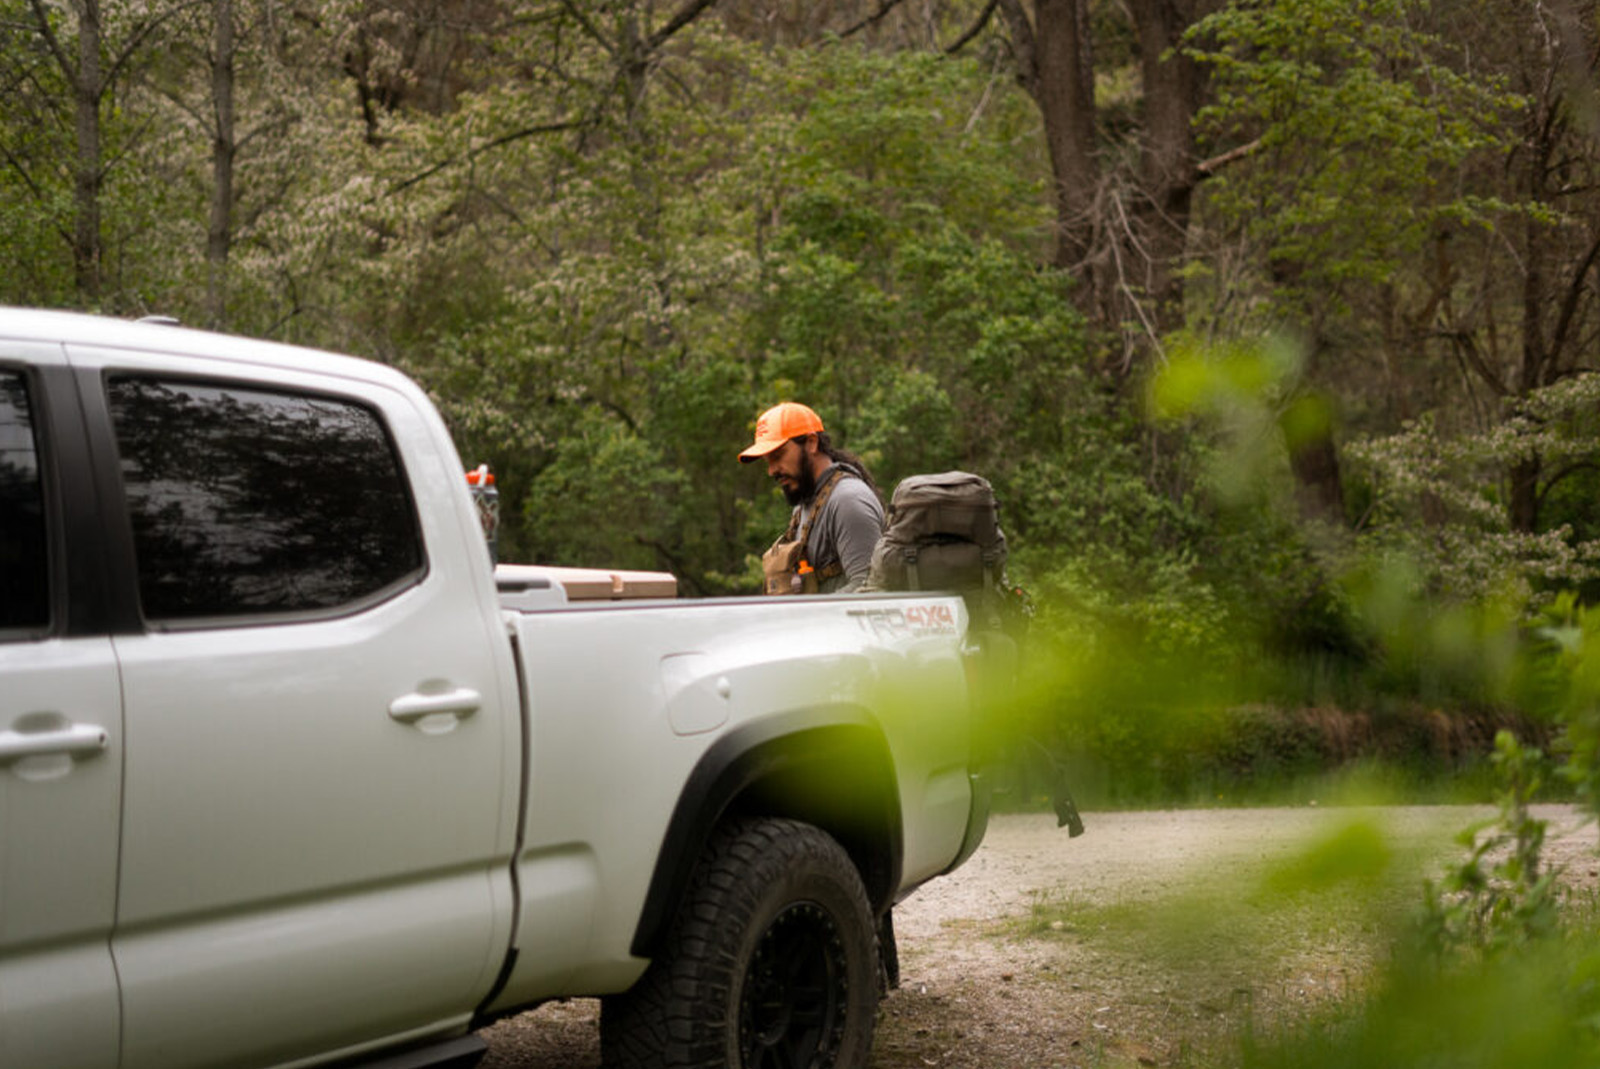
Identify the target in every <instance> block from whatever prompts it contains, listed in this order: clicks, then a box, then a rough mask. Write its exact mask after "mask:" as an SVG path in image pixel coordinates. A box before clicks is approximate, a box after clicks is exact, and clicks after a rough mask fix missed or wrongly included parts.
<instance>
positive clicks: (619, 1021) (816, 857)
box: [600, 818, 879, 1069]
mask: <svg viewBox="0 0 1600 1069" xmlns="http://www.w3.org/2000/svg"><path fill="white" fill-rule="evenodd" d="M878 971H879V965H878V943H877V931H876V924H875V923H874V921H873V917H872V911H871V908H870V907H869V906H868V904H867V895H866V891H865V889H864V888H863V887H862V885H861V877H860V875H859V874H858V873H857V872H856V868H855V865H854V864H852V863H851V861H850V857H849V855H848V854H846V853H845V852H844V848H843V847H841V846H840V845H839V844H838V842H836V841H835V840H834V839H833V838H832V837H831V836H829V835H828V834H827V833H826V832H823V831H822V830H820V829H819V828H816V827H813V826H812V825H809V824H802V823H800V822H798V821H793V820H776V819H770V818H765V819H751V820H739V821H735V822H733V823H730V824H728V825H727V826H725V827H723V828H721V829H719V831H718V832H717V833H716V834H715V835H714V836H713V837H712V839H711V842H710V843H709V844H708V845H707V847H706V852H705V855H704V856H703V857H702V858H701V861H700V864H699V865H698V866H697V868H696V869H695V873H694V876H693V879H692V881H691V885H690V888H689V891H688V894H687V895H686V896H685V899H684V902H683V903H682V905H681V907H680V909H679V912H678V915H677V917H676V919H675V920H674V921H673V924H672V928H671V929H670V931H669V933H668V935H667V937H666V943H665V945H664V947H663V949H662V952H661V954H660V955H658V956H657V957H656V958H655V960H654V961H653V962H652V963H651V965H650V968H649V969H648V970H647V971H646V972H645V974H644V976H643V977H641V978H640V980H639V982H638V983H637V984H635V985H634V986H633V988H632V989H631V990H629V991H627V992H626V993H624V994H621V995H613V996H610V997H608V998H606V999H605V1000H604V1002H603V1004H602V1008H601V1014H600V1047H601V1052H602V1056H603V1059H604V1064H605V1066H606V1069H667V1067H671V1069H860V1067H861V1066H864V1065H866V1062H867V1055H868V1053H869V1051H870V1050H871V1048H872V1029H873V1023H874V1017H875V1015H876V1013H877V1001H878Z"/></svg>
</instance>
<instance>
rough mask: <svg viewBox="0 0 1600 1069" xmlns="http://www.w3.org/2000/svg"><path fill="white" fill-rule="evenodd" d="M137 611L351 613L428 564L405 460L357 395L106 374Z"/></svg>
mask: <svg viewBox="0 0 1600 1069" xmlns="http://www.w3.org/2000/svg"><path fill="white" fill-rule="evenodd" d="M109 393H110V401H111V413H112V420H113V422H114V424H115V427H116V435H117V445H118V449H119V451H120V454H121V465H122V479H123V486H124V490H125V493H126V497H127V503H128V510H129V514H130V517H131V520H132V524H133V536H134V548H135V551H136V553H137V556H138V562H139V597H140V603H141V607H142V609H143V612H144V615H145V618H146V619H148V620H152V621H163V622H189V623H199V622H202V621H206V620H217V621H219V622H227V620H228V619H229V618H235V617H240V616H257V615H278V614H285V613H299V614H305V613H316V614H323V613H328V612H334V611H340V610H347V609H351V608H355V607H358V606H359V605H361V604H363V603H367V602H371V601H374V600H377V599H380V598H382V597H385V596H387V595H389V594H391V593H394V592H395V591H397V590H398V589H400V588H401V587H403V586H405V585H408V584H409V583H411V582H414V581H416V580H417V579H418V578H420V576H421V575H422V572H423V567H424V564H423V561H424V558H423V551H422V540H421V535H420V534H419V530H418V525H417V519H416V511H415V508H414V506H413V503H412V500H411V495H410V491H409V489H408V484H407V482H406V478H405V474H404V472H403V471H402V470H401V468H400V461H399V457H398V455H397V453H396V451H395V449H394V445H393V443H392V442H391V441H390V439H389V436H388V433H387V431H386V429H385V427H384V425H383V423H382V421H381V420H380V419H379V418H378V415H377V414H376V413H375V412H373V411H372V410H371V409H369V408H367V407H366V406H365V405H361V404H356V403H353V402H350V401H344V400H336V399H331V398H327V397H321V396H315V395H298V394H290V393H279V392H270V391H267V390H260V389H253V388H249V387H242V386H234V385H223V384H211V383H195V382H185V381H158V380H155V379H148V378H133V377H128V378H114V379H112V380H111V382H110V384H109Z"/></svg>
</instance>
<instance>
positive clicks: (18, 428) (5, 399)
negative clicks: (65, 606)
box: [0, 370, 50, 640]
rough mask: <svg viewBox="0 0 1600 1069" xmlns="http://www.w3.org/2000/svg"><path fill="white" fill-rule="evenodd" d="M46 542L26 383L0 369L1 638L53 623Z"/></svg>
mask: <svg viewBox="0 0 1600 1069" xmlns="http://www.w3.org/2000/svg"><path fill="white" fill-rule="evenodd" d="M46 546H47V543H46V540H45V521H44V493H43V490H42V487H41V485H40V481H39V450H38V444H37V443H36V441H35V439H34V433H33V412H32V408H31V407H30V405H29V403H28V384H27V382H26V380H24V379H23V377H22V376H21V375H20V374H18V373H17V372H15V371H3V370H0V640H4V639H6V638H13V637H19V636H23V635H27V634H28V633H30V632H37V631H38V630H40V629H42V628H45V627H48V626H49V623H50V590H49V568H48V550H47V548H46Z"/></svg>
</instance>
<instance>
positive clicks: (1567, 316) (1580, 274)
mask: <svg viewBox="0 0 1600 1069" xmlns="http://www.w3.org/2000/svg"><path fill="white" fill-rule="evenodd" d="M1597 256H1600V235H1597V236H1596V237H1595V239H1594V241H1593V242H1592V243H1590V245H1589V251H1588V252H1587V253H1585V254H1584V257H1583V263H1581V264H1580V265H1578V269H1577V270H1575V271H1574V272H1572V281H1571V282H1570V283H1569V284H1568V286H1567V293H1566V296H1565V297H1564V298H1562V301H1561V315H1560V318H1558V319H1557V320H1556V329H1555V333H1554V335H1553V336H1552V337H1551V339H1550V353H1551V355H1552V356H1554V357H1557V358H1559V356H1560V354H1561V350H1562V348H1563V347H1564V346H1565V345H1566V344H1567V332H1568V331H1569V330H1571V329H1572V317H1573V315H1574V314H1576V313H1577V311H1578V301H1579V300H1580V299H1581V298H1582V297H1583V291H1584V285H1583V280H1584V279H1585V278H1587V277H1588V276H1589V269H1590V268H1591V267H1593V266H1594V262H1595V258H1596V257H1597Z"/></svg>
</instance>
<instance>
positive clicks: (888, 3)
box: [839, 0, 902, 40]
mask: <svg viewBox="0 0 1600 1069" xmlns="http://www.w3.org/2000/svg"><path fill="white" fill-rule="evenodd" d="M901 2H902V0H881V2H880V3H879V4H878V10H876V11H874V12H873V13H872V14H870V15H868V16H867V17H866V18H864V19H862V20H861V21H860V22H858V23H856V24H855V25H854V26H852V27H850V28H849V29H848V30H845V31H843V32H841V33H840V34H839V39H840V40H843V39H844V38H846V37H853V36H854V35H856V34H858V33H860V32H861V31H862V30H864V29H866V28H867V27H868V26H874V25H876V24H878V23H880V22H882V21H883V20H884V17H885V16H886V15H888V14H889V12H891V11H893V10H894V9H895V8H897V7H899V6H900V4H901Z"/></svg>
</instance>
